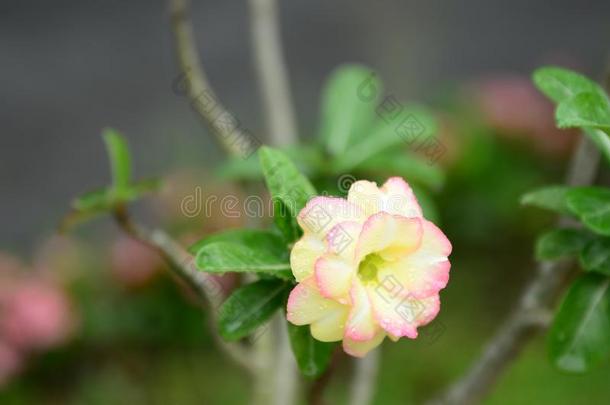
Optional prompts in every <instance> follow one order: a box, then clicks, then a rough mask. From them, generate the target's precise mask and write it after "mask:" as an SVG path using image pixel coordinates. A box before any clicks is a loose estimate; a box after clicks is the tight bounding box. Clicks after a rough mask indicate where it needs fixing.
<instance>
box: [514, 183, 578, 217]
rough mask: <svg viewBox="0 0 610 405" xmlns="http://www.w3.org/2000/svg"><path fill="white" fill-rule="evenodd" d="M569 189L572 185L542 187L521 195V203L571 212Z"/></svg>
mask: <svg viewBox="0 0 610 405" xmlns="http://www.w3.org/2000/svg"><path fill="white" fill-rule="evenodd" d="M568 191H570V187H567V186H547V187H542V188H539V189H537V190H534V191H530V192H529V193H527V194H524V195H523V196H522V197H521V204H523V205H531V206H534V207H538V208H543V209H547V210H551V211H555V212H558V213H562V214H570V210H569V209H568V206H567V202H566V196H567V193H568Z"/></svg>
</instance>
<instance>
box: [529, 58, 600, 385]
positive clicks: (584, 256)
mask: <svg viewBox="0 0 610 405" xmlns="http://www.w3.org/2000/svg"><path fill="white" fill-rule="evenodd" d="M534 82H535V83H536V85H537V86H538V88H539V89H540V90H541V91H542V92H543V93H544V94H546V95H547V96H548V97H549V98H550V99H551V100H553V101H554V102H555V103H556V104H557V109H556V112H555V119H556V121H557V125H558V126H559V127H560V128H568V127H578V128H581V129H582V130H583V132H584V133H585V134H586V135H587V136H589V137H590V138H591V139H592V141H593V142H594V143H595V145H596V146H597V147H598V148H599V149H600V151H601V152H602V154H603V156H604V157H605V159H606V160H608V161H610V137H609V133H610V102H609V100H608V96H607V95H606V93H605V92H604V91H603V89H602V88H601V87H600V86H598V85H597V84H596V83H594V82H593V81H591V80H589V79H587V78H586V77H584V76H581V75H579V74H577V73H574V72H571V71H568V70H565V69H560V68H556V67H545V68H541V69H539V70H537V71H536V72H535V73H534ZM522 202H523V203H524V204H528V205H533V206H537V207H540V208H544V209H548V210H552V211H555V212H558V213H561V214H563V215H567V216H571V217H574V218H575V219H576V220H577V222H578V223H579V224H580V225H581V226H580V227H572V228H561V229H554V230H551V231H550V232H548V233H546V234H544V235H542V236H541V237H540V238H539V239H538V241H537V244H536V257H537V259H538V260H543V261H545V260H546V261H551V260H559V259H564V258H570V257H578V258H579V262H580V265H581V267H582V269H583V270H584V273H583V274H582V275H580V276H579V277H578V278H577V279H576V280H575V281H574V282H573V284H572V285H571V286H570V288H569V290H568V292H567V294H566V296H565V297H564V298H563V301H562V302H561V305H560V307H559V310H558V312H557V314H556V316H555V319H554V321H553V325H552V327H551V330H550V335H549V352H550V356H551V359H552V361H553V363H554V364H555V365H556V366H557V367H558V368H560V369H561V370H564V371H568V372H577V373H578V372H586V371H588V370H590V369H591V368H592V367H594V366H596V365H598V364H599V363H601V362H603V361H607V360H608V359H610V189H608V188H604V187H566V186H551V187H545V188H542V189H539V190H536V191H533V192H531V193H528V194H526V195H525V196H523V199H522Z"/></svg>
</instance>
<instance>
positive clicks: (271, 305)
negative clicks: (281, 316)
mask: <svg viewBox="0 0 610 405" xmlns="http://www.w3.org/2000/svg"><path fill="white" fill-rule="evenodd" d="M290 288H291V285H290V284H287V283H285V282H283V281H280V280H259V281H256V282H254V283H251V284H247V285H245V286H243V287H240V288H238V289H237V290H235V292H233V294H231V296H230V297H229V298H227V300H226V301H225V302H224V303H223V304H222V306H221V307H220V312H219V317H218V330H219V332H220V335H221V336H222V337H223V338H224V339H226V340H239V339H241V338H243V337H246V336H248V335H249V334H251V333H252V332H254V331H255V330H256V329H257V328H258V327H259V326H261V325H262V324H263V323H265V322H266V321H267V320H268V319H269V318H271V316H272V315H273V313H274V312H275V311H276V310H277V309H278V308H280V307H282V306H283V305H284V302H285V300H286V295H287V294H288V292H289V291H290Z"/></svg>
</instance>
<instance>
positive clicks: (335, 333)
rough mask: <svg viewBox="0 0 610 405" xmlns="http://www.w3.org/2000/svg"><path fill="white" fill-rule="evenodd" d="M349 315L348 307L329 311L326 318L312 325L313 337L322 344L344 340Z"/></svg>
mask: <svg viewBox="0 0 610 405" xmlns="http://www.w3.org/2000/svg"><path fill="white" fill-rule="evenodd" d="M348 313H349V309H348V307H346V306H342V307H340V308H337V309H335V310H333V311H329V312H328V313H327V314H326V315H325V316H324V317H322V318H321V319H319V320H317V321H315V322H313V323H312V324H311V328H310V330H311V335H312V336H313V337H314V338H316V339H317V340H319V341H321V342H336V341H339V340H341V339H343V335H344V334H345V322H346V321H347V316H348Z"/></svg>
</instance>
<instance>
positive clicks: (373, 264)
mask: <svg viewBox="0 0 610 405" xmlns="http://www.w3.org/2000/svg"><path fill="white" fill-rule="evenodd" d="M298 222H299V225H300V226H301V228H303V231H304V234H303V237H302V238H301V239H300V240H299V241H297V242H296V244H295V245H294V247H293V249H292V252H291V256H290V263H291V267H292V272H293V274H294V276H295V278H296V280H297V281H298V285H297V286H296V287H295V288H294V289H293V290H292V292H291V293H290V297H289V300H288V320H289V321H290V322H291V323H293V324H295V325H310V329H311V334H312V335H313V337H314V338H316V339H317V340H320V341H324V342H333V341H340V340H342V341H343V349H344V350H345V352H347V353H348V354H350V355H352V356H357V357H362V356H364V355H365V354H366V353H367V352H369V351H370V350H371V349H373V348H375V347H376V346H378V345H379V344H381V342H382V341H383V340H384V338H385V337H386V336H388V337H389V338H390V339H392V340H394V341H396V340H398V339H399V338H400V337H403V336H405V337H408V338H411V339H415V338H416V337H417V333H418V332H417V328H418V327H419V326H423V325H425V324H427V323H429V322H430V321H432V319H434V318H435V317H436V315H437V314H438V312H439V309H440V299H439V291H440V290H441V289H443V288H444V287H445V286H446V285H447V281H448V280H449V268H450V263H449V260H448V259H447V257H448V256H449V254H450V253H451V243H450V242H449V240H448V239H447V237H446V236H445V235H444V234H443V232H441V230H440V229H438V228H437V227H436V225H434V224H433V223H432V222H430V221H428V220H426V219H425V218H424V217H423V216H422V210H421V207H420V206H419V204H418V202H417V199H416V198H415V195H414V194H413V191H412V190H411V188H410V187H409V185H408V184H407V183H406V182H405V181H404V180H402V179H401V178H398V177H393V178H390V179H388V180H387V181H386V183H385V184H384V185H383V186H382V187H381V188H378V187H377V184H376V183H373V182H369V181H357V182H355V183H354V184H352V186H351V188H350V190H349V193H348V197H347V199H343V198H335V197H315V198H313V199H312V200H311V201H309V203H308V204H307V206H305V208H303V210H301V212H300V213H299V215H298Z"/></svg>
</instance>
